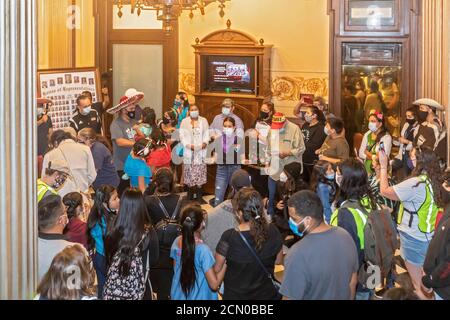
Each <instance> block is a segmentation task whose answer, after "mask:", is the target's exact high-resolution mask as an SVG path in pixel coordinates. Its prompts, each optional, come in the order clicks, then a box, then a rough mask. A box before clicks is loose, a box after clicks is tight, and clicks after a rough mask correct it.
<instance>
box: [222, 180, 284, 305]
mask: <svg viewBox="0 0 450 320" xmlns="http://www.w3.org/2000/svg"><path fill="white" fill-rule="evenodd" d="M232 204H233V211H234V215H235V219H236V221H237V223H238V226H237V227H235V228H232V229H229V230H227V231H225V232H224V233H223V234H222V237H221V239H220V241H219V243H218V245H217V248H216V255H215V257H216V264H215V266H214V270H215V272H216V273H218V272H220V271H221V270H223V267H224V266H225V264H226V267H227V270H226V273H225V278H224V293H223V299H224V300H279V299H280V298H281V296H280V294H279V293H278V290H277V288H276V287H275V286H274V284H273V282H272V280H271V279H270V278H269V276H268V273H270V275H271V276H272V278H273V277H274V276H273V273H274V269H275V265H280V264H282V263H283V251H282V245H283V239H282V237H281V234H280V232H279V231H278V229H277V228H276V227H275V226H274V225H273V224H270V223H268V222H267V219H266V215H265V214H264V206H263V202H262V199H261V195H260V194H259V193H258V191H256V190H254V189H252V188H243V189H241V190H240V191H239V192H238V193H237V194H236V195H235V196H234V198H233V200H232ZM255 255H256V256H257V257H258V260H257V258H256V257H255ZM263 266H264V267H263Z"/></svg>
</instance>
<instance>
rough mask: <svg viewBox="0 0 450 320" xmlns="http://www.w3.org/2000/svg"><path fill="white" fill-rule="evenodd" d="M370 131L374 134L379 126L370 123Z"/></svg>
mask: <svg viewBox="0 0 450 320" xmlns="http://www.w3.org/2000/svg"><path fill="white" fill-rule="evenodd" d="M369 130H370V131H372V132H373V133H375V132H377V131H378V128H377V124H376V123H375V122H369Z"/></svg>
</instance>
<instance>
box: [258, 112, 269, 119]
mask: <svg viewBox="0 0 450 320" xmlns="http://www.w3.org/2000/svg"><path fill="white" fill-rule="evenodd" d="M269 116H270V113H269V112H264V111H261V112H260V113H259V117H260V118H261V120H266V119H268V118H269Z"/></svg>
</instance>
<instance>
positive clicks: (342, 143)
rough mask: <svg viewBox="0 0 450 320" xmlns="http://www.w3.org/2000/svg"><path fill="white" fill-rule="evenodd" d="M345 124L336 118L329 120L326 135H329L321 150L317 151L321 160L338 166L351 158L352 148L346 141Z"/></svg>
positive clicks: (325, 130) (325, 129)
mask: <svg viewBox="0 0 450 320" xmlns="http://www.w3.org/2000/svg"><path fill="white" fill-rule="evenodd" d="M344 132H345V130H344V122H343V121H342V120H341V119H339V118H336V117H329V118H328V119H327V122H326V125H325V128H324V133H325V134H326V135H327V137H326V138H325V141H324V142H323V144H322V146H321V147H320V149H318V150H316V154H317V155H318V156H319V160H325V161H328V162H330V163H331V164H337V163H339V162H341V161H344V160H346V159H348V158H349V156H350V147H349V145H348V142H347V140H345V133H344Z"/></svg>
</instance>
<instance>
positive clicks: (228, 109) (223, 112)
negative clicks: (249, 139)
mask: <svg viewBox="0 0 450 320" xmlns="http://www.w3.org/2000/svg"><path fill="white" fill-rule="evenodd" d="M222 114H223V115H224V116H229V115H230V114H231V109H230V108H225V107H223V108H222Z"/></svg>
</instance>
